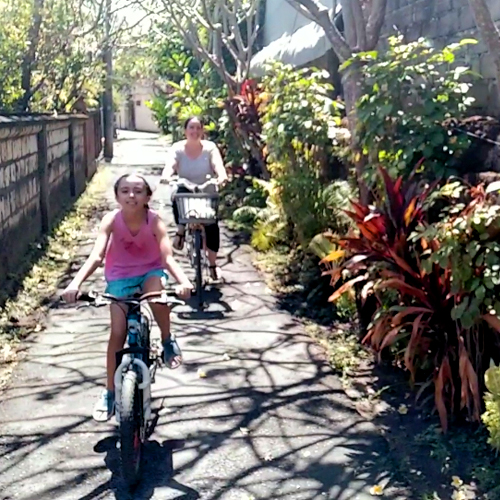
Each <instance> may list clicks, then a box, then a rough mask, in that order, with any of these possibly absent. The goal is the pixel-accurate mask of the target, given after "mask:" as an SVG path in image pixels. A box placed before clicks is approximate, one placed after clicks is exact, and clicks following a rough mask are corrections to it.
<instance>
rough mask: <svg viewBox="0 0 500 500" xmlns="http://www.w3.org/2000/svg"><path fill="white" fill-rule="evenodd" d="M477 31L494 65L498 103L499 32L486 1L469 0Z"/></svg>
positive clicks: (499, 95)
mask: <svg viewBox="0 0 500 500" xmlns="http://www.w3.org/2000/svg"><path fill="white" fill-rule="evenodd" d="M469 4H470V6H471V9H472V12H473V13H474V18H475V20H476V25H477V29H478V31H479V33H480V35H481V38H482V39H483V41H484V43H485V44H486V46H487V47H488V52H489V53H490V56H491V57H492V59H493V62H494V64H495V72H496V82H497V88H498V100H499V102H500V31H499V30H498V28H497V27H496V25H495V22H494V21H493V18H492V16H491V12H490V9H489V8H488V4H487V2H486V0H469Z"/></svg>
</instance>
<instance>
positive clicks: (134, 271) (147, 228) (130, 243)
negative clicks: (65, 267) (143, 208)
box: [104, 210, 163, 281]
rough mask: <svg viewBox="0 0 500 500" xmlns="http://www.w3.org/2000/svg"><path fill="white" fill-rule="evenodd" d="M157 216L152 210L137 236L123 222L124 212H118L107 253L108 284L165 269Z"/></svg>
mask: <svg viewBox="0 0 500 500" xmlns="http://www.w3.org/2000/svg"><path fill="white" fill-rule="evenodd" d="M156 216H157V214H156V212H153V211H152V210H148V212H147V214H146V221H145V222H144V224H143V225H142V226H141V229H140V230H139V232H138V233H137V234H136V235H135V236H134V235H133V234H132V233H131V232H130V230H129V228H128V227H127V225H126V224H125V221H124V220H123V214H122V211H121V210H119V211H118V212H117V213H116V215H115V218H114V220H113V227H112V230H111V236H110V241H109V243H108V248H107V251H106V261H105V266H104V275H105V277H106V281H113V280H120V279H125V278H135V277H137V276H142V275H144V274H146V273H148V272H149V271H154V270H158V269H163V264H162V258H161V252H160V245H159V244H158V241H157V239H156V236H155V234H154V232H153V221H154V219H155V217H156Z"/></svg>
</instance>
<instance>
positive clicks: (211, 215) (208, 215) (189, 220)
mask: <svg viewBox="0 0 500 500" xmlns="http://www.w3.org/2000/svg"><path fill="white" fill-rule="evenodd" d="M175 203H177V208H178V209H179V224H204V225H208V224H215V222H217V214H218V210H219V195H218V194H217V193H178V194H176V195H175Z"/></svg>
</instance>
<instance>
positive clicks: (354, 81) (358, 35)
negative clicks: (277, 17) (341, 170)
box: [287, 0, 387, 201]
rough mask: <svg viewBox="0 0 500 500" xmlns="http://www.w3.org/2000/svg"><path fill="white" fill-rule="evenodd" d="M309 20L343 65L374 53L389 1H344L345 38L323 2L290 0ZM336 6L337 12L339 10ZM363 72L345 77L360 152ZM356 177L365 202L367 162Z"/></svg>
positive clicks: (356, 69)
mask: <svg viewBox="0 0 500 500" xmlns="http://www.w3.org/2000/svg"><path fill="white" fill-rule="evenodd" d="M287 2H288V3H289V4H290V5H292V6H293V7H295V8H296V9H297V11H298V12H300V13H301V14H303V15H304V16H305V17H306V18H308V19H310V20H311V21H314V22H315V23H317V24H319V25H320V26H321V27H322V28H323V30H324V31H325V34H326V36H327V38H328V40H329V41H330V43H331V45H332V48H333V50H334V51H335V53H336V54H337V57H338V58H339V60H340V62H341V63H344V62H346V61H348V60H349V59H350V58H351V57H352V56H353V55H354V54H356V53H359V52H368V51H371V50H374V49H375V48H376V46H377V44H378V41H379V38H380V32H381V30H382V26H383V24H384V19H385V12H386V7H387V0H340V6H341V8H342V16H343V18H344V34H342V33H341V32H340V31H339V29H338V28H337V26H336V25H335V23H334V20H333V16H331V15H330V11H329V9H328V8H327V7H325V6H324V5H322V4H321V3H320V2H319V0H287ZM335 7H336V2H335V6H334V9H333V12H335V10H336V8H335ZM361 78H362V75H361V68H360V67H359V65H358V64H351V65H350V66H349V67H348V68H347V69H346V70H345V72H344V75H343V88H344V99H345V104H346V110H347V116H348V120H349V129H350V131H351V137H352V145H353V149H354V150H358V149H359V147H358V141H357V137H356V129H357V120H356V108H355V106H356V102H357V101H358V99H359V98H360V97H361V93H362V90H361ZM355 167H356V174H357V178H358V185H359V187H360V191H361V193H360V194H361V199H362V200H363V201H366V200H367V199H368V197H369V194H368V191H367V188H366V186H365V183H364V182H363V181H362V176H363V170H364V162H363V161H362V159H360V160H359V161H356V165H355Z"/></svg>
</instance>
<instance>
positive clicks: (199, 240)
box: [194, 229, 203, 308]
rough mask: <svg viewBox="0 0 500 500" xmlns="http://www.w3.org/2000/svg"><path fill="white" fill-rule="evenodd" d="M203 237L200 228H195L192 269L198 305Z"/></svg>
mask: <svg viewBox="0 0 500 500" xmlns="http://www.w3.org/2000/svg"><path fill="white" fill-rule="evenodd" d="M202 252H203V237H202V233H201V230H199V229H197V230H196V231H195V233H194V270H195V273H196V296H197V297H198V306H199V307H200V308H201V307H203V272H202V271H203V262H202V260H203V259H202Z"/></svg>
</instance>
